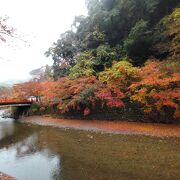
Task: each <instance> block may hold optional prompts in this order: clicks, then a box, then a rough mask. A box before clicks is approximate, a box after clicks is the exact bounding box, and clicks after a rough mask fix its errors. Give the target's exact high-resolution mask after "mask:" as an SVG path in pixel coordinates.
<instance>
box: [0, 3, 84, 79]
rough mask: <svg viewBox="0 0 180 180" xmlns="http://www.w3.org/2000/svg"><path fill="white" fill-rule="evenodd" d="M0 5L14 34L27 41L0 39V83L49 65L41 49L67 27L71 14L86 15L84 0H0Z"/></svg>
mask: <svg viewBox="0 0 180 180" xmlns="http://www.w3.org/2000/svg"><path fill="white" fill-rule="evenodd" d="M0 5H1V6H0V16H5V15H8V16H9V24H10V25H12V26H13V27H14V28H15V29H16V32H15V33H16V34H18V35H19V36H21V38H22V39H23V40H25V41H27V42H28V43H24V42H23V41H20V40H14V39H13V41H12V39H9V40H8V42H7V43H3V42H0V82H4V81H9V80H25V79H27V78H28V77H29V71H31V70H32V69H36V68H39V67H41V66H43V65H46V64H52V60H51V59H50V58H46V57H45V56H44V52H45V51H46V50H48V48H49V47H50V46H51V45H52V43H53V42H55V41H56V40H57V39H58V38H59V36H60V34H61V33H63V32H65V31H66V30H68V29H70V27H71V24H72V22H73V19H74V16H76V15H81V14H84V15H86V8H85V0H0Z"/></svg>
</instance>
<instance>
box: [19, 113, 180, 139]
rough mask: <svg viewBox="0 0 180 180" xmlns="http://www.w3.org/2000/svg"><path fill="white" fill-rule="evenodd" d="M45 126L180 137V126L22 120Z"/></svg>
mask: <svg viewBox="0 0 180 180" xmlns="http://www.w3.org/2000/svg"><path fill="white" fill-rule="evenodd" d="M20 121H21V122H28V123H33V124H38V125H44V126H55V127H59V128H73V129H80V130H90V131H101V132H107V133H115V134H143V135H151V136H158V137H180V125H176V124H157V123H141V122H123V121H99V120H67V119H55V118H51V117H45V116H29V117H25V118H23V119H21V120H20Z"/></svg>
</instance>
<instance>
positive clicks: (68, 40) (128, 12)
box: [46, 0, 180, 79]
mask: <svg viewBox="0 0 180 180" xmlns="http://www.w3.org/2000/svg"><path fill="white" fill-rule="evenodd" d="M179 4H180V3H179V1H178V0H173V1H172V0H86V5H87V9H88V16H87V17H84V16H78V17H75V20H74V22H73V24H72V29H71V30H69V31H67V32H65V33H64V34H62V35H61V38H60V39H58V40H57V42H56V43H54V45H53V46H52V47H51V48H50V49H49V51H47V52H46V54H47V55H51V56H52V58H53V61H54V65H53V69H54V78H55V79H57V78H58V77H62V76H65V75H68V74H69V73H70V72H74V71H76V70H79V68H84V69H85V70H88V71H90V72H91V73H92V74H94V75H95V74H96V73H98V72H100V71H103V70H104V68H105V67H110V66H111V65H112V61H113V60H118V59H127V60H129V61H130V62H132V63H133V65H135V66H139V65H140V66H141V65H143V64H144V62H145V61H146V60H147V59H148V57H149V56H155V57H156V58H159V59H165V58H166V57H167V56H168V55H169V53H168V52H169V51H168V50H167V52H166V53H164V54H163V53H162V52H159V54H158V52H157V51H155V49H154V48H153V47H154V46H155V45H157V43H159V42H160V41H162V43H163V42H165V40H166V39H167V38H169V37H168V34H165V33H164V31H162V28H167V27H166V24H162V22H161V21H162V19H163V18H164V17H165V16H167V15H169V14H171V13H172V11H173V10H174V9H175V8H178V7H179ZM177 14H178V11H177ZM162 26H163V27H162ZM161 53H162V54H161ZM73 66H75V67H73ZM82 66H83V67H82ZM71 68H73V69H72V70H70V71H69V69H71ZM81 74H82V73H80V75H81ZM84 74H86V73H84Z"/></svg>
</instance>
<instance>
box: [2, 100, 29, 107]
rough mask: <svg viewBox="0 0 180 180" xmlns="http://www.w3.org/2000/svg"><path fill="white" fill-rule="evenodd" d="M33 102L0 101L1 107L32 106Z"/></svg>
mask: <svg viewBox="0 0 180 180" xmlns="http://www.w3.org/2000/svg"><path fill="white" fill-rule="evenodd" d="M31 104H32V102H31V101H23V102H22V101H19V102H18V101H4V102H3V101H0V106H12V107H13V106H14V107H17V106H31Z"/></svg>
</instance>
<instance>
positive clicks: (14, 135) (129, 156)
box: [0, 111, 180, 180]
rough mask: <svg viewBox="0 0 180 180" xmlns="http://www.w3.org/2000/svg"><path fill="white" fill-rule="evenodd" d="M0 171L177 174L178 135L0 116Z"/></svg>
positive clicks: (29, 178) (111, 179) (28, 176)
mask: <svg viewBox="0 0 180 180" xmlns="http://www.w3.org/2000/svg"><path fill="white" fill-rule="evenodd" d="M2 113H3V111H0V115H1V114H2ZM0 172H3V173H6V174H8V175H10V176H13V177H15V178H16V179H18V180H51V179H52V180H54V179H55V180H56V179H57V180H58V179H62V180H81V179H82V180H88V179H89V180H106V179H107V180H119V179H122V180H123V179H127V180H128V179H146V180H147V179H163V180H164V179H179V178H180V138H178V137H169V138H167V137H150V136H142V135H126V134H111V133H109V134H108V133H106V134H104V133H102V132H91V131H82V130H77V129H76V130H73V129H68V128H58V127H49V126H39V125H34V124H31V123H18V122H14V120H13V119H8V118H6V119H3V118H0Z"/></svg>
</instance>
